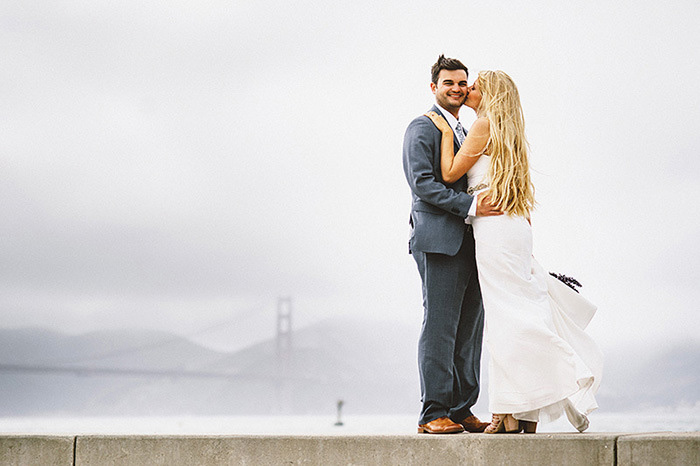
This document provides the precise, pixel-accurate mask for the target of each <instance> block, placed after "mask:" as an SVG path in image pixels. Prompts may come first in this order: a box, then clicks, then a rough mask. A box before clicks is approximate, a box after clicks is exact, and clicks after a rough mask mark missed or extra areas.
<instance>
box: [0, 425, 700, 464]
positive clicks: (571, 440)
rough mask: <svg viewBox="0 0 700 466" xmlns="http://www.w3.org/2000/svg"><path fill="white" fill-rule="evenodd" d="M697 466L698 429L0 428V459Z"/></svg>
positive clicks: (26, 461) (44, 461)
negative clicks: (157, 431)
mask: <svg viewBox="0 0 700 466" xmlns="http://www.w3.org/2000/svg"><path fill="white" fill-rule="evenodd" d="M440 463H449V464H465V465H497V464H518V465H543V464H557V465H586V466H588V465H616V464H618V465H620V466H627V465H658V464H673V465H686V464H687V465H697V464H700V432H687V433H686V432H679V433H671V432H664V433H646V434H623V433H585V434H531V435H527V434H518V435H485V434H457V435H442V436H440V435H402V436H398V435H391V436H388V435H387V436H382V435H371V436H362V435H358V436H336V435H333V436H258V435H243V436H241V435H236V436H204V435H202V436H191V435H181V436H167V435H158V436H143V435H119V436H114V435H88V436H82V435H80V436H76V437H73V436H45V435H26V436H22V435H0V465H2V466H5V465H13V466H14V465H18V466H20V465H21V466H24V465H45V464H46V465H57V466H63V465H76V466H82V465H107V464H108V465H149V466H150V465H168V466H170V465H173V466H177V465H192V464H196V465H202V466H209V465H211V466H213V465H228V464H236V465H256V466H257V465H281V464H287V465H289V464H299V465H302V464H323V465H358V464H362V465H374V464H378V465H394V464H400V465H411V464H440Z"/></svg>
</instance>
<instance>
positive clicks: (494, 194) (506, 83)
mask: <svg viewBox="0 0 700 466" xmlns="http://www.w3.org/2000/svg"><path fill="white" fill-rule="evenodd" d="M477 82H478V85H479V91H480V92H481V102H480V103H479V108H478V109H477V113H478V114H479V115H481V116H485V117H486V118H488V120H489V127H490V136H491V140H490V142H489V147H488V148H487V150H486V153H487V154H490V155H491V165H490V166H489V172H488V179H489V180H490V185H491V186H490V192H491V201H492V203H494V204H495V205H497V206H498V207H499V208H500V209H501V210H502V211H504V212H505V213H507V214H510V215H520V216H524V217H527V216H529V214H530V210H531V209H532V208H533V207H534V205H535V190H534V188H533V186H532V182H531V181H530V166H529V163H528V156H527V153H528V144H527V139H525V122H524V119H523V109H522V107H521V106H520V94H519V93H518V88H517V87H515V83H514V82H513V80H512V79H511V78H510V76H508V75H507V74H506V73H504V72H503V71H480V72H479V77H478V78H477Z"/></svg>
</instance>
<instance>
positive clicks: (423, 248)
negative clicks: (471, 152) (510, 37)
mask: <svg viewBox="0 0 700 466" xmlns="http://www.w3.org/2000/svg"><path fill="white" fill-rule="evenodd" d="M467 76H468V70H467V67H466V66H464V65H463V64H462V63H461V62H460V61H459V60H456V59H453V58H445V56H444V55H440V57H439V58H438V61H437V63H435V64H434V65H433V67H432V82H431V84H430V88H431V90H432V91H433V94H434V95H435V102H436V103H435V105H434V106H433V107H432V109H431V110H433V111H435V112H437V113H439V114H441V115H442V116H443V117H444V118H445V119H446V120H447V122H448V123H449V124H450V126H451V127H452V131H453V133H454V135H455V139H454V151H455V154H456V153H457V151H458V150H459V147H460V145H461V143H462V142H463V141H464V138H465V136H466V131H464V129H463V128H462V125H461V123H460V122H459V110H460V108H461V107H462V104H463V103H464V100H465V99H466V97H467V94H468V86H467ZM441 138H442V133H441V132H440V130H438V129H437V127H435V125H434V124H433V122H432V121H431V120H430V119H429V118H428V117H426V116H420V117H418V118H416V119H415V120H413V121H412V122H411V124H410V125H408V129H407V130H406V134H405V136H404V143H403V169H404V172H405V174H406V180H408V184H409V186H410V187H411V192H412V199H413V203H412V206H411V218H410V224H411V227H412V230H411V238H410V240H409V248H410V252H411V254H413V258H414V259H415V261H416V264H417V265H418V272H419V273H420V276H421V280H422V282H423V328H422V330H421V335H420V340H419V342H418V368H419V372H420V384H421V401H422V403H423V408H422V411H421V414H420V419H419V421H418V432H419V433H421V432H425V433H429V434H449V433H457V432H463V431H464V430H466V431H468V432H482V431H483V430H484V429H485V428H486V426H487V425H488V423H486V422H481V421H480V420H479V419H478V418H477V417H476V416H474V415H473V414H472V412H471V407H472V406H473V405H474V403H476V399H477V397H478V395H479V371H480V360H481V341H482V335H483V328H484V310H483V307H482V304H481V292H480V291H479V282H478V277H477V271H476V259H475V256H474V235H473V232H472V228H471V225H468V224H467V223H465V221H466V220H467V219H468V217H469V216H470V215H472V216H473V215H499V214H500V212H498V211H497V210H496V209H495V208H494V207H493V206H492V205H491V204H489V203H488V199H485V197H484V196H482V197H480V198H479V199H478V200H477V199H475V198H474V197H473V196H471V195H469V194H468V193H467V177H466V175H465V176H463V177H462V178H460V179H459V180H458V181H456V182H455V183H453V184H450V185H447V184H446V183H445V182H443V181H442V176H441V173H440V141H441Z"/></svg>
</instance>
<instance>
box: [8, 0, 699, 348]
mask: <svg viewBox="0 0 700 466" xmlns="http://www.w3.org/2000/svg"><path fill="white" fill-rule="evenodd" d="M699 20H700V4H698V3H697V2H691V1H671V2H667V3H665V4H662V3H659V2H651V1H644V2H631V1H623V2H612V3H611V2H603V1H594V2H582V1H573V2H564V3H562V2H556V1H540V2H534V3H528V4H524V3H521V2H507V1H492V2H488V3H483V2H438V3H435V2H420V1H413V2H398V1H393V0H392V1H387V2H370V1H364V0H361V1H358V2H352V3H340V4H338V3H330V4H328V3H326V2H320V1H301V2H281V1H273V2H265V3H263V4H260V3H256V2H242V1H233V2H225V1H201V2H184V1H179V2H175V1H169V2H148V3H144V2H137V1H131V0H126V1H122V2H116V3H114V2H99V1H98V2H94V1H60V2H50V3H46V2H36V1H21V2H20V1H7V0H6V1H4V2H3V3H2V6H0V22H1V24H2V27H0V39H1V41H2V44H3V47H1V48H0V59H1V60H2V62H3V63H4V66H3V69H2V71H1V72H0V101H1V102H2V109H3V112H2V118H1V119H0V134H2V137H1V138H0V216H1V218H2V221H1V222H0V327H9V328H18V327H27V326H38V327H48V328H50V329H54V330H59V331H63V332H69V333H81V332H86V331H90V330H96V329H116V328H135V327H139V328H148V329H158V330H164V331H168V332H172V333H175V334H178V335H184V336H190V337H191V338H193V339H195V340H196V341H199V342H200V343H203V344H205V345H208V346H210V347H212V348H217V349H233V348H235V347H238V346H240V344H241V339H242V338H243V339H246V338H247V339H248V340H251V341H252V340H253V339H264V338H267V337H270V336H272V335H273V334H274V325H275V309H276V300H277V297H278V296H291V297H292V298H293V303H294V316H295V320H294V325H295V327H297V328H299V327H303V326H304V325H308V324H311V323H314V322H318V321H321V320H324V319H328V318H335V317H341V316H345V317H347V316H352V317H354V318H357V319H360V320H362V319H366V320H368V321H370V320H372V319H375V320H376V319H381V320H384V321H393V322H400V323H402V324H409V325H413V326H414V327H415V328H416V332H417V331H418V328H419V325H420V320H421V314H422V310H421V297H420V281H419V277H418V274H417V271H416V268H415V264H414V262H413V260H412V258H411V257H410V256H409V255H408V254H407V238H408V225H407V220H408V212H409V209H410V193H409V189H408V186H407V184H406V181H405V179H404V175H403V172H402V168H401V144H402V138H403V132H404V130H405V128H406V126H407V125H408V123H409V122H410V121H411V120H412V119H413V118H414V117H415V116H416V115H419V114H421V113H423V112H424V111H426V110H427V109H428V108H429V107H430V105H431V104H432V101H433V96H432V94H431V93H430V90H429V81H430V74H429V70H430V66H431V65H432V64H433V63H434V62H435V60H436V58H437V56H438V55H439V54H441V53H444V54H446V55H447V56H451V57H457V58H460V59H461V60H462V61H463V62H464V63H465V64H466V65H467V66H468V67H469V69H470V76H471V77H474V76H476V72H477V71H478V70H480V69H502V70H504V71H506V72H507V73H509V74H510V75H511V76H512V77H513V79H514V80H515V81H516V83H517V84H518V86H519V90H520V94H521V96H522V103H523V108H524V111H525V118H526V131H527V134H528V138H529V141H530V144H531V149H532V152H531V153H532V166H533V169H534V172H533V179H534V183H535V188H536V196H537V200H538V208H537V210H536V212H535V213H534V215H533V228H534V237H535V254H536V256H537V258H538V260H539V261H540V263H542V264H543V265H544V266H545V267H546V268H548V269H549V270H552V271H557V272H561V273H565V274H567V275H572V276H574V277H576V278H577V279H578V280H579V281H581V282H582V283H583V284H584V287H583V289H582V293H583V294H584V295H585V296H586V297H587V298H589V299H590V300H591V301H593V302H594V303H596V304H597V305H598V308H599V311H598V314H597V316H596V317H595V319H594V321H593V323H592V324H591V332H592V334H593V335H594V337H595V338H596V340H597V341H598V342H599V343H600V344H601V346H603V347H604V348H606V349H613V348H618V347H628V346H629V345H635V344H636V345H638V344H639V342H644V346H653V345H671V344H673V343H674V342H679V341H686V340H691V341H695V342H697V341H698V339H699V337H698V332H697V330H698V324H699V323H700V322H699V319H698V312H697V311H698V308H697V306H698V305H697V303H698V302H700V291H698V287H697V286H696V283H697V282H698V280H700V275H699V269H698V266H697V264H698V263H699V262H700V249H699V248H698V245H697V239H698V237H699V236H700V235H698V233H699V232H700V223H699V222H698V214H697V209H696V204H697V201H698V200H699V198H700V184H699V183H698V182H697V180H696V179H695V178H696V174H697V172H698V170H699V169H700V162H699V161H698V156H697V152H698V150H697V147H698V145H700V140H699V136H698V131H697V129H698V123H699V122H700V100H699V97H698V96H700V85H699V84H698V79H697V76H698V75H700V63H699V62H698V60H697V59H696V51H695V49H696V44H697V43H698V38H699V37H698V32H697V24H698V21H699ZM470 80H471V79H470ZM472 119H473V115H472V114H470V110H469V109H464V110H463V111H462V120H464V121H465V122H469V121H471V120H472ZM413 337H415V335H414V336H413ZM248 340H245V341H248Z"/></svg>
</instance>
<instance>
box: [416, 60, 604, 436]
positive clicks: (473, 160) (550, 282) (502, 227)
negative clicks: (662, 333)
mask: <svg viewBox="0 0 700 466" xmlns="http://www.w3.org/2000/svg"><path fill="white" fill-rule="evenodd" d="M464 105H466V106H468V107H470V108H472V109H473V110H474V111H475V112H476V115H477V119H476V121H475V122H474V124H473V125H472V127H471V129H470V130H469V133H468V134H467V137H466V139H465V140H464V143H463V144H462V146H461V147H460V149H459V151H458V152H457V154H454V148H453V134H452V129H451V128H450V125H449V124H448V123H447V121H446V120H445V119H444V118H443V117H442V116H440V115H439V114H437V113H435V112H429V113H428V114H427V116H428V117H430V119H431V120H432V121H433V123H434V124H435V126H437V127H438V129H440V131H441V132H442V140H441V154H440V157H441V159H440V160H441V171H442V176H443V179H444V180H445V182H447V183H453V182H454V181H456V180H458V179H459V178H460V177H462V176H464V174H465V173H466V174H467V177H468V185H469V186H470V194H474V195H476V194H478V193H480V192H482V191H486V192H487V194H488V196H489V197H490V198H491V203H492V204H494V205H497V206H498V207H499V208H500V210H502V211H503V212H504V213H505V215H501V216H491V217H470V220H471V222H472V226H473V229H474V238H475V241H476V261H477V268H478V273H479V283H480V286H481V293H482V297H483V302H484V315H485V336H486V347H487V348H488V350H489V353H490V355H491V358H490V361H489V388H488V393H489V409H490V411H491V412H492V413H493V417H492V421H491V424H490V425H489V426H488V427H487V429H486V431H485V432H486V433H497V432H519V431H521V430H524V431H525V432H535V429H536V426H537V422H540V421H541V422H549V421H553V420H555V419H557V418H559V417H560V416H561V415H562V414H564V413H565V414H566V415H567V417H568V419H569V421H570V422H571V424H572V425H573V426H574V427H575V428H576V429H577V430H579V431H581V432H582V431H584V430H585V429H587V428H588V418H587V414H588V413H590V412H591V411H593V410H594V409H595V408H597V404H596V401H595V397H594V395H595V393H596V391H597V389H598V386H599V384H600V375H601V372H602V355H601V353H600V351H599V350H598V348H597V346H596V345H595V343H594V342H593V341H592V340H591V338H590V337H588V336H587V335H586V334H585V333H584V329H585V327H586V325H587V324H588V322H589V321H590V319H591V317H592V316H593V313H594V312H595V307H594V306H592V305H591V304H590V303H589V302H588V301H586V300H585V299H584V298H582V297H581V296H580V295H578V294H577V293H576V292H575V291H574V290H572V289H570V288H568V287H567V286H566V285H564V284H563V283H561V282H559V281H558V280H556V279H554V278H552V277H551V276H550V275H549V274H547V273H546V272H545V271H544V270H543V269H542V267H541V266H540V265H539V264H538V263H537V262H536V261H535V260H534V258H533V257H532V230H531V225H530V211H531V210H532V208H533V205H534V202H535V201H534V190H533V187H532V183H531V181H530V172H529V164H528V150H527V141H526V139H525V132H524V121H523V113H522V108H521V106H520V96H519V94H518V90H517V88H516V86H515V84H514V83H513V81H512V79H511V78H510V77H509V76H508V75H507V74H506V73H504V72H502V71H482V72H480V73H479V76H478V78H477V80H476V81H475V82H474V84H473V85H472V87H471V88H470V89H469V93H468V95H467V99H466V101H465V103H464Z"/></svg>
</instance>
